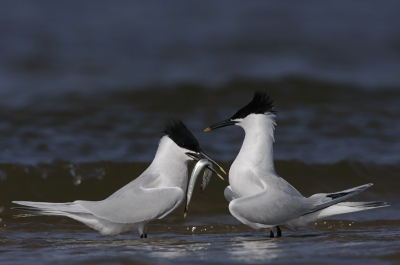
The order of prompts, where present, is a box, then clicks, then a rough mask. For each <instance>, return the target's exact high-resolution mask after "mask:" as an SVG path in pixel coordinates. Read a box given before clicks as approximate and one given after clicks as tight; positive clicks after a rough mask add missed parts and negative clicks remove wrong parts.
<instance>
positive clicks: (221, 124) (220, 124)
mask: <svg viewBox="0 0 400 265" xmlns="http://www.w3.org/2000/svg"><path fill="white" fill-rule="evenodd" d="M236 123H238V122H237V121H233V120H231V119H227V120H223V121H220V122H217V123H214V124H213V125H211V126H210V127H207V128H206V129H205V130H204V131H205V132H209V131H211V130H214V129H218V128H222V127H225V126H230V125H235V124H236Z"/></svg>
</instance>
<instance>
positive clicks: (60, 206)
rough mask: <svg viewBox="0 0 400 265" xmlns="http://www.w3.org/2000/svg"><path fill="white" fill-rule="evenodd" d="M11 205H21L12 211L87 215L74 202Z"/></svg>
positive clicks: (24, 202)
mask: <svg viewBox="0 0 400 265" xmlns="http://www.w3.org/2000/svg"><path fill="white" fill-rule="evenodd" d="M13 203H15V204H19V205H22V207H21V206H18V207H13V208H12V209H16V210H22V211H29V212H36V213H40V214H50V213H51V212H54V215H58V214H56V213H61V212H66V213H89V212H88V211H87V210H86V209H85V208H83V207H82V206H81V205H80V204H77V203H75V202H67V203H50V202H28V201H13Z"/></svg>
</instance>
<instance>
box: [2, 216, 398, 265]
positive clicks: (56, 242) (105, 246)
mask: <svg viewBox="0 0 400 265" xmlns="http://www.w3.org/2000/svg"><path fill="white" fill-rule="evenodd" d="M193 228H194V227H193V226H176V225H175V226H174V225H156V224H153V225H150V226H149V229H150V231H152V233H151V234H150V237H149V238H147V239H137V238H135V237H134V236H133V235H131V234H126V235H121V236H117V237H112V238H108V237H104V236H100V235H99V234H97V233H96V232H92V231H90V230H89V229H86V228H84V227H82V226H79V225H76V224H68V222H67V224H65V223H64V224H63V223H57V224H52V225H49V224H46V223H40V224H36V225H31V224H26V223H23V224H20V225H18V226H16V225H12V226H8V227H7V228H6V229H5V228H3V229H1V230H2V234H1V236H0V241H1V246H2V249H3V251H2V253H1V255H0V261H1V262H2V264H20V263H21V261H24V262H28V264H71V263H72V264H176V263H177V262H182V263H185V264H208V263H211V264H244V263H246V264H294V263H295V264H392V263H393V262H395V260H397V257H398V255H399V254H400V246H399V244H398V242H399V240H400V230H399V221H392V222H388V221H386V222H385V221H381V222H370V223H368V222H351V221H328V222H324V223H321V225H320V224H318V225H317V226H316V228H314V229H312V230H311V231H308V232H300V233H299V232H297V233H293V232H286V231H285V230H284V231H283V233H284V234H283V235H284V236H283V237H281V238H268V237H267V236H266V235H267V233H265V232H262V231H254V230H251V229H249V228H247V227H245V226H243V225H211V224H210V225H203V226H197V227H196V229H195V230H194V231H193V232H191V231H192V229H193ZM5 249H6V250H5Z"/></svg>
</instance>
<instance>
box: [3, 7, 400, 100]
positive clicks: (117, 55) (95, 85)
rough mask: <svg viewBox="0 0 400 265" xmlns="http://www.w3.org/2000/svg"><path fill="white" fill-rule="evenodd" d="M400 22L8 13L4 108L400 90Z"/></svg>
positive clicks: (114, 11)
mask: <svg viewBox="0 0 400 265" xmlns="http://www.w3.org/2000/svg"><path fill="white" fill-rule="evenodd" d="M398 10H400V3H399V2H398V1H385V2H384V3H382V2H377V1H350V2H349V1H334V2H328V1H246V2H243V1H202V2H187V1H172V2H170V1H168V2H165V1H143V2H139V1H117V2H109V1H84V2H82V1H45V0H39V1H3V2H2V8H1V10H0V25H1V26H0V34H1V36H2V40H1V42H0V58H1V63H0V85H1V94H0V96H2V98H4V97H5V96H7V97H10V98H12V97H27V96H29V95H31V94H36V95H40V94H58V93H63V94H64V93H68V92H79V93H93V92H94V91H98V90H101V91H104V90H105V91H107V90H114V89H123V88H125V89H129V90H131V89H141V88H143V87H147V86H159V87H167V88H168V87H169V86H173V85H176V84H178V83H182V82H184V83H185V82H190V83H198V84H201V85H203V86H207V87H215V86H217V87H218V86H220V85H224V84H226V83H228V82H230V81H232V80H235V79H243V78H244V79H262V80H278V79H280V78H285V77H287V76H300V77H302V78H307V79H314V80H319V81H327V82H334V83H346V84H352V85H356V86H359V87H361V88H369V89H371V88H375V89H376V88H378V89H379V88H382V87H391V88H393V87H394V88H398V87H399V85H400V75H399V74H398V73H399V69H400V34H399V32H400V18H399V16H398ZM16 94H24V96H22V95H16Z"/></svg>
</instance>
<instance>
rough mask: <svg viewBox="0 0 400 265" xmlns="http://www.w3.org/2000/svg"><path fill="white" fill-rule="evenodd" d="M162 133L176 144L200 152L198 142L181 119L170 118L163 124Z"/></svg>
mask: <svg viewBox="0 0 400 265" xmlns="http://www.w3.org/2000/svg"><path fill="white" fill-rule="evenodd" d="M163 133H164V135H167V136H168V137H169V138H171V140H172V141H174V142H175V143H176V144H177V145H178V146H180V147H182V148H186V149H189V150H191V151H194V152H200V145H199V142H198V141H197V139H196V137H194V135H193V134H192V133H191V132H190V131H189V129H188V128H186V126H185V124H183V122H182V121H180V120H172V121H170V122H168V123H167V124H165V129H164V131H163Z"/></svg>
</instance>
